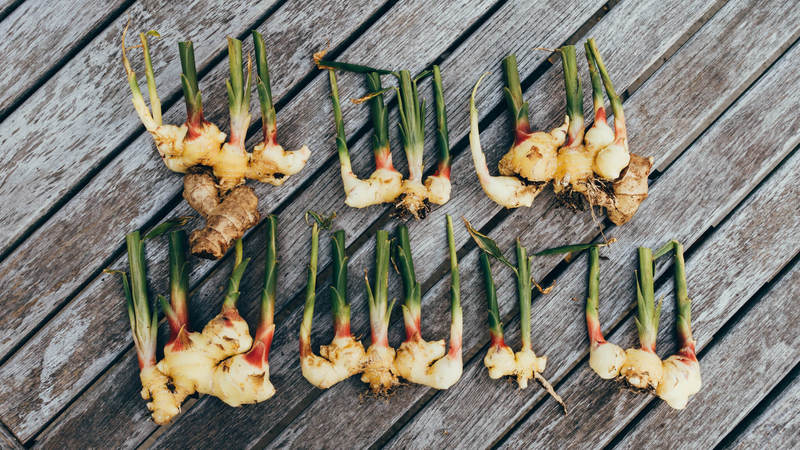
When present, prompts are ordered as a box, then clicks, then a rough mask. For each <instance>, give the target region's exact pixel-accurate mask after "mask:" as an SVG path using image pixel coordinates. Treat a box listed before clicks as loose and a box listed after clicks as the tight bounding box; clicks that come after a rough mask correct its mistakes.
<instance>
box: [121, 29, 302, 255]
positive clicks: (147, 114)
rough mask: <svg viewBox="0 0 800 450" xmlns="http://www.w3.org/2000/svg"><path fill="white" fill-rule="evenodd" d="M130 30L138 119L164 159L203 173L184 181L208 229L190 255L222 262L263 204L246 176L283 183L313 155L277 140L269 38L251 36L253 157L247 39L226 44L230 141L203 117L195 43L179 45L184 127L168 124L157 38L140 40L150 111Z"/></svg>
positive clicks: (171, 165)
mask: <svg viewBox="0 0 800 450" xmlns="http://www.w3.org/2000/svg"><path fill="white" fill-rule="evenodd" d="M126 31H127V27H126V30H125V31H123V34H122V62H123V65H124V67H125V71H126V73H127V77H128V84H129V86H130V89H131V93H132V96H133V104H134V108H135V109H136V112H137V114H138V115H139V118H140V119H141V121H142V123H143V124H144V126H145V129H146V130H147V131H148V132H149V133H150V134H151V135H152V136H153V139H154V140H155V143H156V148H157V149H158V152H159V155H160V156H161V158H162V159H163V160H164V163H165V164H166V166H167V167H168V168H169V169H170V170H172V171H174V172H178V173H184V174H186V173H188V174H193V175H197V174H202V175H203V176H202V177H193V178H192V179H188V180H187V179H186V178H184V193H183V195H184V198H186V199H187V201H188V202H189V204H190V206H192V207H193V208H195V209H197V211H198V212H199V213H200V214H201V215H203V217H204V218H205V219H206V226H205V227H204V228H203V229H202V230H198V232H197V233H196V234H194V233H193V235H192V239H191V242H190V245H191V250H192V253H193V254H195V255H198V256H202V257H207V258H212V259H219V258H221V257H222V255H224V254H225V252H226V251H227V250H228V249H229V248H230V247H231V245H233V242H234V241H235V240H236V239H238V238H240V237H242V235H244V232H245V231H247V230H248V229H249V228H251V227H252V226H254V225H255V224H256V223H257V222H258V211H257V206H258V200H257V198H256V197H255V193H254V192H253V190H252V188H250V187H247V186H244V185H243V184H244V182H245V179H246V178H250V179H254V180H258V181H263V182H267V183H270V184H273V185H276V186H277V185H280V184H282V183H283V182H284V181H285V180H286V177H288V176H289V175H292V174H295V173H297V172H298V171H299V170H300V169H302V167H303V166H304V165H305V163H306V161H307V160H308V158H309V156H310V152H309V150H308V148H306V147H305V146H304V147H303V148H301V149H300V150H297V151H295V152H287V151H285V150H283V147H281V146H280V145H278V143H277V140H276V134H277V132H276V130H277V128H276V119H275V108H274V106H273V103H272V94H271V90H270V84H269V71H268V66H267V58H266V51H265V46H264V40H263V38H262V37H261V35H260V34H259V33H258V32H256V31H253V40H254V42H255V49H256V69H257V73H258V76H257V77H256V80H255V84H256V88H257V90H258V93H259V100H260V103H261V112H262V120H263V130H264V141H263V142H262V143H260V144H258V145H256V147H255V148H254V150H253V152H252V153H250V152H248V151H247V150H246V149H245V147H244V141H245V138H246V135H247V129H248V127H249V125H250V113H249V105H250V87H251V80H252V77H251V66H252V64H251V61H250V58H249V56H248V62H247V64H246V66H245V65H244V64H243V58H242V43H241V41H239V40H237V39H228V58H229V64H230V78H229V79H228V81H227V82H226V86H227V91H228V105H229V111H230V122H231V127H230V135H229V136H227V138H228V140H227V142H226V135H225V133H223V132H221V131H220V130H219V128H218V127H217V126H216V125H214V124H213V123H211V122H209V121H207V120H206V119H205V117H204V116H203V103H202V98H201V94H200V89H199V86H198V83H197V69H196V67H195V58H194V47H193V45H192V42H191V41H186V42H180V43H179V45H178V48H179V53H180V60H181V69H182V74H181V85H182V87H183V93H184V98H185V101H186V113H187V119H186V122H185V123H183V124H182V125H179V126H178V125H164V124H163V123H162V116H161V102H160V100H159V98H158V94H157V92H156V83H155V76H154V74H153V66H152V63H151V60H150V51H149V46H148V43H147V36H148V35H153V36H158V34H157V33H155V32H152V31H151V32H149V33H147V34H145V33H140V35H139V37H140V40H141V44H140V45H139V46H138V47H141V48H142V50H143V53H144V63H145V76H146V78H147V87H148V93H149V97H150V107H148V106H147V104H146V103H145V100H144V96H143V95H142V92H141V90H140V88H139V84H138V82H137V81H136V74H135V72H134V71H133V69H132V67H131V65H130V62H129V61H128V58H127V54H126V50H128V48H127V47H126V46H125V33H126ZM245 67H246V70H245ZM215 205H216V206H215ZM198 208H200V209H198Z"/></svg>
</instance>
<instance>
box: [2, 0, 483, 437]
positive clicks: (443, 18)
mask: <svg viewBox="0 0 800 450" xmlns="http://www.w3.org/2000/svg"><path fill="white" fill-rule="evenodd" d="M473 6H475V5H473ZM479 6H480V8H477V7H474V8H473V9H469V8H462V9H461V11H463V12H462V13H461V14H450V15H442V14H439V13H438V12H437V10H436V9H433V10H431V11H430V12H429V13H428V14H430V16H429V15H418V16H419V17H417V18H416V19H415V23H418V25H417V27H418V29H419V28H420V27H424V26H425V24H427V25H428V26H429V25H430V23H431V20H430V17H431V16H433V17H436V16H437V14H438V16H439V17H440V18H439V19H437V21H438V23H440V24H441V28H443V29H453V27H454V26H455V24H459V26H462V27H465V28H466V27H468V26H469V24H470V23H471V22H472V21H474V20H475V19H476V18H477V17H479V15H480V12H481V11H482V10H486V9H487V8H488V7H489V6H490V3H489V2H484V3H483V4H481V5H479ZM409 7H411V6H410V5H409V6H408V7H406V8H409ZM409 16H410V14H409V11H408V9H399V10H397V11H396V12H395V11H394V10H390V13H389V15H387V17H385V18H382V19H381V21H382V22H381V25H382V26H385V27H388V28H397V27H399V26H400V23H401V22H406V23H408V17H409ZM378 32H379V29H376V31H375V32H368V33H367V34H365V35H364V36H362V37H361V39H362V41H363V42H375V41H376V40H377V39H376V38H377V37H378V36H379V35H376V33H378ZM416 36H417V31H415V30H414V29H413V28H408V31H407V32H406V33H404V34H403V35H401V36H400V37H399V38H398V39H396V40H394V41H393V42H391V43H389V42H387V43H385V44H382V45H397V44H398V43H402V42H403V40H402V39H406V40H409V41H411V40H413V39H415V38H416ZM454 37H455V36H453V35H447V37H442V38H440V39H429V40H428V41H427V45H425V46H421V45H416V46H413V47H411V46H408V48H407V50H405V51H408V52H413V53H414V55H416V56H417V57H423V58H426V59H429V60H432V59H433V58H435V56H436V55H437V54H438V53H440V52H441V51H442V50H444V49H445V48H446V47H447V46H448V45H449V43H450V41H447V40H446V39H452V38H454ZM354 47H355V48H354V50H353V52H352V53H345V57H355V58H359V57H361V58H364V57H371V55H373V54H377V55H381V54H383V55H387V56H384V58H390V57H393V58H396V57H398V53H397V52H394V53H392V52H390V51H388V50H387V49H384V48H382V47H381V46H372V47H367V46H361V47H359V46H358V45H355V46H354ZM359 52H362V53H359ZM404 55H405V53H400V54H399V56H400V57H401V58H403V59H404V60H410V59H411V58H412V57H411V56H404ZM373 58H374V57H373ZM388 62H390V61H389V60H388V59H387V61H386V63H388ZM356 81H358V83H359V84H360V82H361V80H360V79H357V78H355V77H354V78H353V79H351V80H350V83H351V85H352V84H354V83H355V82H356ZM317 85H319V86H317ZM313 89H314V91H315V92H316V91H317V90H320V91H321V90H322V89H327V80H324V79H323V77H319V78H318V79H317V81H315V84H314V85H313ZM304 97H305V98H308V95H306V96H304ZM298 98H299V97H298ZM316 98H317V103H316V105H312V104H311V102H308V104H309V105H310V106H309V108H307V109H306V110H311V111H314V110H317V111H316V112H314V114H320V115H322V114H329V111H325V109H324V108H323V107H321V106H320V104H319V101H323V102H327V98H326V95H325V94H321V93H320V95H317V96H316ZM324 104H325V103H323V105H324ZM290 106H291V104H290ZM290 111H291V110H290ZM297 120H298V124H299V123H300V120H301V119H300V118H298V119H297ZM303 120H305V121H308V117H305V118H304V119H303ZM311 122H312V123H314V122H315V121H311ZM323 122H326V123H328V125H327V127H325V129H324V133H325V135H326V136H327V135H330V118H329V117H326V118H320V120H318V121H316V123H317V126H318V127H320V129H322V128H323V126H324V125H320V124H322V123H323ZM321 132H322V131H320V132H318V133H317V134H320V133H321ZM323 139H324V138H322V137H320V138H319V140H323ZM354 156H355V155H354ZM361 157H362V158H363V159H368V158H371V156H370V155H369V153H368V152H367V154H362V155H361ZM331 173H336V172H333V171H332V172H331ZM334 182H335V186H336V189H335V190H332V189H327V191H330V192H331V194H329V195H334V193H335V195H338V196H341V189H340V188H339V186H338V184H339V181H338V180H334ZM262 198H263V197H262ZM341 201H342V200H341V198H340V197H337V201H336V203H337V204H338V203H340V202H341ZM315 204H316V205H317V209H321V210H324V209H325V208H327V207H328V206H329V205H330V200H329V198H320V199H317V201H316V203H315ZM311 206H314V204H312V205H311ZM306 207H308V205H306ZM351 214H353V216H352V218H353V219H351V220H357V219H355V214H356V213H355V212H352V213H351ZM282 217H285V218H286V220H282V221H281V229H285V230H298V233H301V232H302V230H305V229H306V227H305V225H303V223H302V211H300V212H299V213H297V214H294V215H284V214H282ZM290 223H291V224H290ZM255 236H256V238H254V239H255V241H252V240H250V241H249V244H248V246H247V250H248V252H249V251H250V248H252V247H253V246H255V247H257V248H259V250H260V249H262V248H263V244H262V242H263V241H260V238H261V236H260V234H258V231H257V230H256V234H255ZM356 237H357V236H350V239H355V238H356ZM280 240H281V242H280V244H281V247H282V249H283V250H282V252H285V254H292V255H295V254H297V255H303V254H306V253H307V250H306V246H307V243H306V242H305V240H304V239H300V240H298V239H297V234H295V235H290V234H285V233H281V235H280ZM254 242H255V245H252V244H253V243H254ZM300 249H302V251H301V252H300V251H298V250H300ZM150 253H151V254H153V253H155V254H160V250H157V251H155V252H153V251H151V252H150ZM160 258H163V255H162V256H160ZM256 258H257V259H256V261H254V262H253V264H254V266H255V267H259V264H262V263H263V262H261V263H260V262H259V259H258V258H263V254H262V253H261V252H260V251H259V252H258V255H257V256H256ZM155 261H160V260H159V259H158V258H155ZM261 261H263V260H261ZM194 272H195V273H196V272H197V270H194ZM217 275H218V278H219V282H218V283H216V284H215V283H213V282H209V283H208V284H210V285H211V286H213V288H212V289H216V287H218V286H222V285H223V284H224V278H225V277H227V273H226V272H222V271H219V272H217ZM258 276H260V275H253V277H254V278H253V283H252V286H258V284H260V283H261V282H260V281H258V280H257V278H258ZM279 276H280V277H281V285H282V289H284V288H286V284H287V283H286V281H287V279H288V284H290V285H291V284H292V283H294V286H292V289H288V288H286V289H287V290H288V291H289V292H290V293H291V292H296V291H298V290H300V289H301V287H302V283H303V281H302V278H303V277H304V276H305V275H304V272H303V271H302V270H297V267H296V266H295V265H288V264H287V265H285V266H282V267H281V270H280V274H279ZM354 276H355V277H356V280H358V278H359V276H358V274H354ZM354 282H356V281H354ZM114 284H115V283H114V280H110V283H108V286H110V287H111V289H112V290H111V291H110V292H115V291H116V290H117V288H118V287H114ZM245 286H246V284H245ZM253 292H257V290H254V291H253ZM94 295H96V293H95V294H93V295H92V296H94ZM110 295H114V294H110ZM211 295H213V294H211ZM290 297H291V295H290ZM90 299H91V297H89V296H87V300H86V302H87V304H86V305H84V306H82V307H81V309H80V310H72V309H70V307H71V306H72V305H70V306H68V307H67V310H69V311H70V312H69V315H67V316H63V317H65V318H66V317H73V316H72V314H73V313H78V312H77V311H80V312H79V313H78V314H80V315H81V316H84V315H86V314H90V313H88V312H87V311H85V310H83V308H91V309H92V310H93V312H92V313H91V314H92V317H97V315H102V316H103V317H105V318H108V312H102V311H96V312H95V311H94V310H96V309H98V308H97V306H96V305H92V304H91V303H93V301H91V300H90ZM217 302H218V299H216V298H214V299H213V300H209V301H208V303H207V307H206V308H205V310H206V311H208V312H210V311H211V310H212V309H216V308H217V306H216V304H217ZM200 303H202V301H200V300H199V299H197V297H195V301H194V302H193V304H195V305H199V304H200ZM243 303H246V302H245V299H244V298H243ZM254 304H255V303H253V304H252V305H254ZM252 305H250V306H252ZM251 312H254V311H251ZM65 314H66V313H65ZM59 317H61V315H59ZM115 317H116V315H115ZM119 317H120V319H122V317H121V316H119ZM206 319H207V317H206ZM115 320H116V319H115ZM99 323H102V322H99ZM201 323H202V321H201ZM68 326H69V323H68V321H67V322H61V321H59V325H58V328H59V329H60V328H62V327H64V328H66V327H68ZM103 326H104V327H106V326H108V327H111V326H116V327H124V326H125V325H124V322H122V321H120V322H115V323H114V324H108V325H103ZM40 334H41V333H40ZM48 335H49V332H48ZM42 342H47V341H46V340H44V341H42ZM106 344H108V343H106ZM121 344H122V345H116V343H114V344H112V345H104V344H103V343H100V342H98V347H97V348H98V352H100V353H103V356H102V358H103V359H105V358H106V355H108V357H109V358H113V356H114V354H118V353H119V352H120V351H122V350H125V349H126V348H127V342H125V340H122V342H121ZM38 345H41V344H39V343H37V344H36V346H38ZM295 347H296V345H295V344H294V343H293V344H292V345H291V349H292V350H294V349H295ZM96 356H97V354H95V355H93V358H94V357H96ZM15 358H16V357H15ZM85 364H86V365H89V364H93V362H92V361H86V363H85ZM131 401H132V402H134V403H133V404H135V405H136V407H137V408H138V407H140V406H141V405H140V404H139V403H140V402H138V401H137V399H136V398H135V396H132V400H131ZM134 425H135V424H134Z"/></svg>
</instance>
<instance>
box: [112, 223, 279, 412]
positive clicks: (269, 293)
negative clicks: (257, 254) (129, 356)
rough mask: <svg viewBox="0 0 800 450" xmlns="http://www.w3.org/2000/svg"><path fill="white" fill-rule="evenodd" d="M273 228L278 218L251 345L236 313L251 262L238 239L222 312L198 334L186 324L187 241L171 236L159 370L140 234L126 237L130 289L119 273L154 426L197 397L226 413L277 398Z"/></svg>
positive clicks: (161, 299)
mask: <svg viewBox="0 0 800 450" xmlns="http://www.w3.org/2000/svg"><path fill="white" fill-rule="evenodd" d="M276 226H277V219H276V218H275V216H269V217H268V218H267V227H266V228H267V233H266V234H267V249H266V250H267V251H266V267H265V276H264V289H263V291H262V293H261V317H260V319H259V322H258V327H257V329H256V334H255V339H254V338H253V337H251V336H250V331H249V327H248V325H247V322H246V321H245V320H244V319H243V318H242V317H241V316H240V315H239V311H238V309H237V307H236V303H237V300H238V298H239V283H240V281H241V279H242V276H243V275H244V272H245V269H246V268H247V265H248V263H249V258H247V259H243V249H242V241H241V239H239V240H237V241H236V243H235V248H236V251H235V258H234V269H233V273H232V274H231V277H230V279H229V281H228V286H227V289H226V292H225V297H224V300H223V304H222V310H221V311H220V313H219V314H217V315H216V316H215V317H214V318H213V319H211V321H209V322H208V324H206V326H205V327H203V329H202V331H199V332H198V331H192V330H191V328H190V324H189V312H188V299H187V292H188V278H189V270H188V265H187V263H186V260H185V253H186V234H185V232H183V231H181V230H178V231H171V232H170V233H169V266H170V271H169V278H170V300H169V301H167V300H166V298H164V297H163V296H161V295H159V296H158V304H160V306H161V308H162V309H163V311H164V315H165V316H166V318H167V322H168V323H169V328H170V337H169V340H168V341H167V343H166V345H165V346H164V357H163V359H162V360H161V361H159V362H158V363H156V336H157V328H158V313H157V309H156V305H152V304H151V303H150V301H149V300H148V293H147V280H146V274H145V257H144V240H143V239H142V238H141V236H140V233H139V232H138V231H134V232H132V233H129V234H128V235H126V241H127V246H128V263H129V267H130V279H131V281H130V283H129V282H128V277H127V275H126V274H125V273H124V272H119V273H121V275H122V282H123V290H124V293H125V297H126V299H127V305H128V315H129V317H130V322H131V329H132V333H133V340H134V344H135V346H136V351H137V355H138V357H139V367H140V378H141V381H142V397H143V398H144V399H145V400H151V401H150V402H149V403H148V404H147V407H148V409H150V411H151V412H152V417H153V420H154V421H155V422H156V423H157V424H159V425H163V424H166V423H168V422H169V421H170V420H171V419H172V418H173V417H174V416H175V415H177V414H178V413H179V412H180V406H181V404H182V403H183V401H184V400H185V399H186V397H188V396H189V395H192V394H194V393H199V394H209V395H213V396H215V397H217V398H219V399H220V400H222V401H223V402H225V403H227V404H228V405H231V406H240V405H242V404H248V403H258V402H262V401H265V400H267V399H269V398H270V397H272V396H273V395H274V394H275V388H274V387H273V385H272V383H271V382H270V379H269V350H270V347H271V345H272V337H273V335H274V332H275V325H274V322H273V315H274V311H275V289H276V278H277V258H276ZM165 228H166V227H163V226H162V227H159V228H157V229H156V230H155V231H154V232H151V233H149V234H148V235H147V236H146V237H145V239H148V238H153V237H156V236H157V235H159V234H161V233H164V232H166V230H165Z"/></svg>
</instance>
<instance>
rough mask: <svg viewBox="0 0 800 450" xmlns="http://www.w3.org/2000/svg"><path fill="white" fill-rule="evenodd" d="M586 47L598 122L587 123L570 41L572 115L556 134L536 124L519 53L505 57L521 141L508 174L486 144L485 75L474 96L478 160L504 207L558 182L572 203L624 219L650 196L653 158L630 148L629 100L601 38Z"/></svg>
mask: <svg viewBox="0 0 800 450" xmlns="http://www.w3.org/2000/svg"><path fill="white" fill-rule="evenodd" d="M585 48H586V58H587V61H588V64H589V74H590V76H591V80H592V98H593V102H594V113H595V119H594V124H593V125H592V127H591V128H590V129H589V130H588V131H585V126H584V118H583V91H582V89H581V81H580V78H579V76H578V70H577V59H576V56H575V47H574V46H571V45H568V46H564V47H562V48H560V49H559V53H560V54H561V61H562V66H563V69H564V86H565V89H566V97H567V116H566V118H565V119H564V123H563V125H561V126H560V127H558V128H555V129H553V130H551V131H550V132H543V131H532V130H531V125H530V120H529V117H528V104H527V103H526V102H525V101H524V100H523V98H522V87H521V83H520V78H519V71H518V69H517V61H516V57H515V55H513V54H512V55H509V56H508V57H506V58H505V59H504V60H503V72H504V75H505V81H506V86H505V87H504V89H503V92H504V96H505V99H506V104H507V106H508V111H509V113H510V114H511V118H512V123H513V124H514V140H513V144H512V145H511V148H510V149H509V151H508V153H506V154H505V156H503V157H502V159H500V162H499V164H498V169H499V171H500V176H492V175H491V174H490V172H489V167H488V165H487V163H486V156H485V155H484V153H483V150H482V149H481V144H480V136H479V127H478V110H477V107H476V105H475V95H476V93H477V89H478V86H479V85H480V82H481V80H482V79H483V76H482V77H481V78H480V79H479V80H478V82H477V83H476V84H475V87H474V88H473V91H472V96H471V97H470V135H469V141H470V148H471V151H472V159H473V163H474V165H475V171H476V172H477V175H478V180H479V181H480V183H481V186H482V187H483V190H484V192H486V195H487V196H488V197H489V198H491V199H492V200H493V201H494V202H495V203H497V204H499V205H501V206H504V207H506V208H518V207H521V206H531V205H532V204H533V200H534V199H535V198H536V196H537V195H538V194H539V193H540V192H541V191H542V190H544V188H545V186H547V184H549V183H551V182H552V184H553V190H554V192H555V193H556V195H557V197H558V198H559V199H561V200H562V201H563V202H564V203H566V204H568V205H571V206H575V207H578V208H583V199H585V200H586V201H587V202H588V204H589V206H590V207H595V206H600V207H604V208H605V209H606V213H607V215H608V218H609V219H610V220H611V221H612V222H614V223H615V224H617V225H622V224H624V223H625V222H627V221H629V220H630V219H631V218H632V217H633V215H634V214H635V213H636V210H637V209H638V208H639V205H640V204H641V202H642V201H644V199H645V198H647V190H648V186H647V177H648V175H649V173H650V168H651V166H652V158H644V157H641V156H638V155H635V154H631V153H629V151H628V137H627V131H626V128H625V116H624V112H623V109H622V102H621V100H620V98H619V96H618V95H617V94H616V91H615V90H614V86H613V84H612V83H611V79H610V78H609V76H608V72H607V71H606V68H605V65H604V64H603V60H602V58H601V57H600V54H599V52H598V51H597V47H596V45H595V42H594V40H593V39H589V40H588V41H587V42H586V45H585ZM598 71H599V74H598ZM484 76H485V75H484ZM603 86H605V90H606V93H607V94H608V97H609V100H610V102H611V108H612V110H613V113H614V130H613V131H612V130H611V128H610V127H609V125H608V123H607V122H606V110H605V106H604V101H603Z"/></svg>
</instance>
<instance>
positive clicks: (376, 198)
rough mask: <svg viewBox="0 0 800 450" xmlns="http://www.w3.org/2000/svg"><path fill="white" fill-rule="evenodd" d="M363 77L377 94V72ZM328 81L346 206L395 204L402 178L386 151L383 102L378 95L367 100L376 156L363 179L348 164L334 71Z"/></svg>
mask: <svg viewBox="0 0 800 450" xmlns="http://www.w3.org/2000/svg"><path fill="white" fill-rule="evenodd" d="M366 77H367V84H368V86H369V89H370V91H373V90H375V92H380V91H381V80H380V76H379V75H378V73H377V72H370V73H368V74H367V75H366ZM328 79H329V81H330V85H331V102H332V103H333V119H334V123H335V125H336V149H337V153H338V155H339V168H340V172H341V176H342V184H343V185H344V193H345V204H347V205H348V206H350V207H353V208H364V207H367V206H371V205H377V204H380V203H386V202H392V201H394V200H395V199H396V198H397V196H399V195H400V191H401V190H402V180H403V175H402V174H401V173H400V172H398V171H397V170H396V169H395V168H394V166H393V165H392V152H391V151H390V150H389V126H388V120H389V119H388V112H387V110H386V106H385V105H384V103H383V95H382V94H378V95H375V96H374V97H372V98H370V99H369V103H370V115H371V116H372V126H373V130H374V135H373V136H372V152H373V154H374V155H375V171H374V172H372V175H370V176H369V178H367V179H365V180H362V179H360V178H358V176H357V175H356V174H355V173H354V172H353V167H352V165H351V163H350V152H349V151H348V149H347V136H346V135H345V131H344V120H343V119H342V108H341V104H340V102H339V87H338V85H337V83H336V74H335V73H334V71H333V70H329V71H328Z"/></svg>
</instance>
